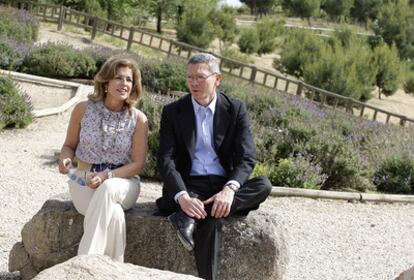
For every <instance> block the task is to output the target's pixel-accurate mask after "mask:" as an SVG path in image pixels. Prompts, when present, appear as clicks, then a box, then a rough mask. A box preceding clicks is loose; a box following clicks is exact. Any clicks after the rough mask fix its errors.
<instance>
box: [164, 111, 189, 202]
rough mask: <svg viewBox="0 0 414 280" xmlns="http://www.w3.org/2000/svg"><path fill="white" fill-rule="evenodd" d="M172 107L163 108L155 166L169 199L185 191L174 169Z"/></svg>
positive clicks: (174, 152)
mask: <svg viewBox="0 0 414 280" xmlns="http://www.w3.org/2000/svg"><path fill="white" fill-rule="evenodd" d="M173 109H174V107H171V106H168V105H167V106H165V107H164V109H163V111H162V115H161V127H160V145H159V149H158V157H157V165H158V171H159V173H160V175H161V179H162V181H163V182H164V185H165V186H164V187H166V188H167V191H168V194H169V196H170V198H173V197H174V196H175V194H177V193H178V192H180V191H186V190H187V189H186V187H185V184H184V181H183V179H182V177H181V174H180V173H179V172H178V171H177V168H176V156H177V149H176V145H177V139H176V133H177V132H176V131H175V126H174V116H173Z"/></svg>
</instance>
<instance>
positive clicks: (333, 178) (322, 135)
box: [303, 131, 372, 191]
mask: <svg viewBox="0 0 414 280" xmlns="http://www.w3.org/2000/svg"><path fill="white" fill-rule="evenodd" d="M303 149H304V152H305V153H306V154H308V155H312V156H313V157H314V158H313V162H315V163H317V164H319V165H320V166H321V167H322V170H323V173H324V174H326V176H327V177H326V180H325V182H324V184H323V185H322V189H326V190H332V189H337V190H358V191H366V190H368V189H370V188H372V184H370V183H369V181H368V178H370V174H371V173H370V169H369V167H368V166H366V164H364V162H363V159H362V158H361V154H360V153H358V152H357V151H356V149H355V147H354V146H353V143H349V142H347V141H345V139H343V138H341V137H340V136H339V134H338V133H336V132H333V131H330V132H328V133H327V132H323V131H318V134H317V135H315V136H314V137H312V138H311V139H310V140H309V141H308V142H306V143H304V145H303Z"/></svg>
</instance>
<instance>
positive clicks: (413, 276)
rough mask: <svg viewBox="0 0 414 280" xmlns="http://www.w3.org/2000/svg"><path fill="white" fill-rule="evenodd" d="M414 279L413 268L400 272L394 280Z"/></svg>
mask: <svg viewBox="0 0 414 280" xmlns="http://www.w3.org/2000/svg"><path fill="white" fill-rule="evenodd" d="M413 279H414V266H413V267H411V268H410V269H407V270H406V271H404V272H401V274H400V275H398V277H397V278H395V280H413Z"/></svg>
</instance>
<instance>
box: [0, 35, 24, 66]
mask: <svg viewBox="0 0 414 280" xmlns="http://www.w3.org/2000/svg"><path fill="white" fill-rule="evenodd" d="M29 51H30V46H29V45H27V44H25V43H22V42H19V41H17V40H16V39H14V38H13V37H5V36H0V68H2V69H6V70H19V69H20V66H21V65H22V63H23V61H24V59H25V58H26V56H27V54H28V53H29Z"/></svg>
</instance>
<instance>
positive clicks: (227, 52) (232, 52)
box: [220, 44, 254, 68]
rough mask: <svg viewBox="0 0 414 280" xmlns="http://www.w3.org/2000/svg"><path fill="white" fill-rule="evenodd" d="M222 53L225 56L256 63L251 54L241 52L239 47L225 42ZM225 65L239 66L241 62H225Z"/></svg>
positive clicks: (229, 66)
mask: <svg viewBox="0 0 414 280" xmlns="http://www.w3.org/2000/svg"><path fill="white" fill-rule="evenodd" d="M220 54H221V55H222V56H224V57H227V58H230V59H233V60H236V61H239V62H243V63H246V64H249V63H254V60H253V59H252V58H251V57H250V56H249V55H246V54H243V53H241V52H240V51H239V50H238V49H236V48H233V47H231V46H230V45H228V44H224V46H223V48H222V49H221V51H220ZM223 66H224V67H227V68H239V64H233V63H231V62H230V63H229V62H224V64H223Z"/></svg>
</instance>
